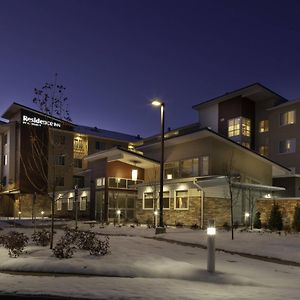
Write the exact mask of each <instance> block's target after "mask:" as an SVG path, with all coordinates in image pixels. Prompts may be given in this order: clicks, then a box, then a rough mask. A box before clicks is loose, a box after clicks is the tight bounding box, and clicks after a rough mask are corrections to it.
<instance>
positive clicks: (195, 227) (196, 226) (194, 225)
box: [191, 224, 199, 229]
mask: <svg viewBox="0 0 300 300" xmlns="http://www.w3.org/2000/svg"><path fill="white" fill-rule="evenodd" d="M198 228H199V225H198V224H193V225H191V229H198Z"/></svg>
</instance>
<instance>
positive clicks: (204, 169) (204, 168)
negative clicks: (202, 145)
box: [200, 156, 209, 176]
mask: <svg viewBox="0 0 300 300" xmlns="http://www.w3.org/2000/svg"><path fill="white" fill-rule="evenodd" d="M208 174H209V157H208V156H201V157H200V175H201V176H205V175H208Z"/></svg>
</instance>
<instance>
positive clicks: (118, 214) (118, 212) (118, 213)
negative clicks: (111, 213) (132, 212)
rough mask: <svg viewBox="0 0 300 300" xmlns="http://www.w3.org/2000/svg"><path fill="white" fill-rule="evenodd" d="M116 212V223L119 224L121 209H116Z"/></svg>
mask: <svg viewBox="0 0 300 300" xmlns="http://www.w3.org/2000/svg"><path fill="white" fill-rule="evenodd" d="M116 213H117V216H118V225H120V218H121V210H120V209H118V210H117V211H116Z"/></svg>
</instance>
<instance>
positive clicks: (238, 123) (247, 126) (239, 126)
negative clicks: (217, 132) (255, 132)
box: [228, 117, 251, 137]
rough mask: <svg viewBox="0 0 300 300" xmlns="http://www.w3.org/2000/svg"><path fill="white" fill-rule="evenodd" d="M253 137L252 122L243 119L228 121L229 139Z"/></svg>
mask: <svg viewBox="0 0 300 300" xmlns="http://www.w3.org/2000/svg"><path fill="white" fill-rule="evenodd" d="M241 133H242V135H243V136H248V137H250V136H251V120H250V119H247V118H243V117H238V118H234V119H230V120H228V137H233V136H239V135H241Z"/></svg>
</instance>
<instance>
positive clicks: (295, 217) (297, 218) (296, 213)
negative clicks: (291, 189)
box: [293, 205, 300, 232]
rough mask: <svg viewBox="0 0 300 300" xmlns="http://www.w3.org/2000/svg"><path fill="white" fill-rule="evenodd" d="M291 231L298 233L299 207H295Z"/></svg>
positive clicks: (299, 224)
mask: <svg viewBox="0 0 300 300" xmlns="http://www.w3.org/2000/svg"><path fill="white" fill-rule="evenodd" d="M293 229H294V230H295V231H298V232H299V231H300V206H299V205H297V206H296V207H295V212H294V220H293Z"/></svg>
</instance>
